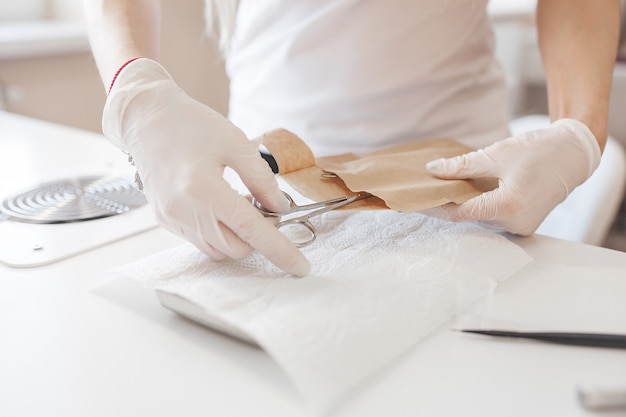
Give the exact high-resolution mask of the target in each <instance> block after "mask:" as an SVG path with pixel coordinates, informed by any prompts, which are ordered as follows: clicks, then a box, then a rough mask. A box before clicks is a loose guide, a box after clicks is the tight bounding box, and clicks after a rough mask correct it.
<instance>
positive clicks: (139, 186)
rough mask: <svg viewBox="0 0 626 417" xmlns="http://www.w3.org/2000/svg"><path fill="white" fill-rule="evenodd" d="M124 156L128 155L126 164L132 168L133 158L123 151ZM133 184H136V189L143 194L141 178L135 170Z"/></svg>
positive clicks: (133, 164)
mask: <svg viewBox="0 0 626 417" xmlns="http://www.w3.org/2000/svg"><path fill="white" fill-rule="evenodd" d="M123 152H124V153H125V154H126V155H128V163H129V164H131V165H132V166H135V161H134V160H133V156H132V155H131V154H129V153H128V152H126V151H123ZM135 184H137V189H138V190H139V191H142V192H143V182H142V181H141V177H140V176H139V171H137V169H135Z"/></svg>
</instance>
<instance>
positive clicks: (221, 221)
mask: <svg viewBox="0 0 626 417" xmlns="http://www.w3.org/2000/svg"><path fill="white" fill-rule="evenodd" d="M102 127H103V132H104V134H105V136H106V137H107V138H109V140H111V141H112V142H113V143H114V144H115V145H116V146H118V147H119V148H121V149H123V150H125V151H127V152H128V153H129V154H130V155H131V156H132V158H133V161H134V163H135V166H136V168H137V172H138V173H139V175H140V177H141V180H142V183H143V191H144V193H145V195H146V198H147V199H148V201H149V203H150V204H151V206H152V208H153V211H154V212H155V214H156V217H157V220H158V221H159V223H160V224H161V225H163V226H164V227H165V228H167V229H169V230H170V231H172V232H173V233H175V234H178V235H180V236H182V237H184V238H185V239H187V240H188V241H190V242H191V243H193V244H194V245H195V246H196V247H197V248H198V249H200V250H201V251H202V252H204V253H205V254H207V255H208V256H209V257H211V258H213V259H223V258H225V257H230V258H235V259H238V258H242V257H244V256H246V255H248V254H250V253H251V252H252V251H253V250H256V251H258V252H259V253H261V254H262V255H264V256H265V257H267V258H268V259H269V260H270V261H271V262H273V263H274V264H275V265H276V266H278V267H279V268H281V269H283V270H285V271H287V272H289V273H292V274H295V275H300V276H302V275H306V274H308V271H309V262H308V261H307V260H306V258H305V257H304V255H302V253H301V252H300V251H299V250H298V249H297V248H296V247H295V246H294V245H293V244H292V243H291V242H290V241H289V240H288V239H287V237H285V236H284V235H283V234H282V233H280V232H279V231H278V230H277V229H276V228H275V227H274V224H272V222H271V221H270V220H268V219H266V218H264V217H263V216H262V215H261V214H260V213H259V212H258V210H257V209H255V208H254V207H253V206H252V204H251V203H250V201H249V200H247V199H246V198H245V197H244V196H241V195H239V194H238V193H237V192H236V191H234V190H233V189H232V188H231V187H230V185H229V184H228V183H227V182H226V181H225V180H224V179H223V173H224V167H225V166H230V167H231V168H233V169H234V170H235V171H236V172H237V173H238V174H239V176H240V177H241V179H242V181H243V182H244V184H245V185H246V186H247V187H248V189H249V190H250V192H251V193H252V194H253V195H254V197H256V198H257V199H258V200H259V201H260V202H261V204H263V206H265V207H267V208H269V209H271V210H276V211H285V210H286V209H288V203H287V201H286V199H285V198H284V196H283V195H282V193H281V192H280V190H279V188H278V184H277V182H276V179H275V177H274V175H273V173H272V172H271V169H270V168H269V166H268V164H267V163H266V162H265V161H264V160H263V159H262V158H261V156H260V154H259V152H258V150H257V148H256V147H255V146H254V145H253V144H252V143H251V142H250V141H249V140H248V139H247V138H246V136H245V135H244V133H243V132H242V131H241V130H239V129H238V128H237V127H235V126H234V125H233V124H232V123H231V122H230V121H228V120H227V119H226V118H224V117H223V116H221V115H220V114H219V113H217V112H216V111H214V110H212V109H210V108H209V107H207V106H205V105H203V104H201V103H199V102H197V101H195V100H193V99H192V98H190V97H189V96H188V95H187V94H185V92H184V91H183V90H182V89H181V88H180V87H178V86H177V85H176V83H175V82H174V81H173V80H172V78H171V77H170V75H169V74H168V73H167V71H166V70H165V69H164V68H163V67H162V66H161V65H160V64H158V63H157V62H156V61H153V60H150V59H146V58H142V59H138V60H136V61H133V62H131V63H130V64H128V65H127V66H126V68H125V69H124V70H123V71H122V72H121V73H120V74H119V75H118V77H117V78H116V80H115V84H114V85H113V88H112V90H111V92H110V95H109V97H108V99H107V102H106V105H105V108H104V114H103V121H102Z"/></svg>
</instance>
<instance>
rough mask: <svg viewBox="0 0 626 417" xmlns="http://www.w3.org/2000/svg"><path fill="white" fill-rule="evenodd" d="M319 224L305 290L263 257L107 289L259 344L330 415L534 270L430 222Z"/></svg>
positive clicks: (155, 273)
mask: <svg viewBox="0 0 626 417" xmlns="http://www.w3.org/2000/svg"><path fill="white" fill-rule="evenodd" d="M313 221H314V222H315V225H316V227H317V229H318V233H319V234H318V239H317V241H316V242H315V243H314V244H312V245H311V246H309V247H307V248H304V249H303V251H304V253H305V255H306V256H307V257H308V258H309V259H310V260H311V264H312V272H311V275H310V276H308V277H305V278H299V279H298V278H293V277H290V276H287V275H286V274H284V273H282V272H281V271H280V270H278V269H277V268H275V267H274V266H273V265H271V264H270V263H269V262H267V261H266V260H265V259H263V258H262V257H261V256H259V255H252V256H249V257H247V258H245V259H243V260H239V261H233V260H227V261H219V262H216V261H211V260H209V259H208V258H207V257H205V256H204V255H203V254H201V253H200V252H198V251H197V250H196V249H195V248H194V247H193V246H191V245H183V246H181V247H178V248H174V249H172V250H169V251H165V252H162V253H159V254H156V255H153V256H150V257H148V258H144V259H142V260H139V261H137V262H134V263H132V264H129V265H125V266H122V267H119V268H117V269H115V270H111V271H108V272H107V273H105V274H103V275H102V276H101V277H99V279H100V280H101V281H100V285H102V283H103V282H107V281H109V280H114V279H132V280H136V281H139V282H141V283H143V284H144V285H146V286H147V287H150V288H154V289H159V290H161V291H165V292H167V293H171V294H175V295H178V296H180V297H183V298H185V299H187V300H189V301H191V302H193V303H195V304H196V305H198V306H200V307H201V308H202V309H204V311H205V313H206V314H207V315H208V316H213V317H216V318H218V319H219V320H220V321H223V322H226V323H228V324H229V325H231V326H234V327H236V328H237V329H239V330H240V331H241V332H243V333H244V334H245V335H247V336H248V337H249V338H250V339H252V340H254V341H256V343H257V344H258V345H259V346H261V347H262V348H263V349H264V350H265V351H266V352H267V353H268V354H269V355H271V356H272V357H273V358H274V360H275V361H276V362H277V363H278V364H279V365H280V366H281V367H282V368H283V369H284V371H285V372H286V373H287V374H288V375H289V377H290V378H291V379H292V381H293V382H294V384H295V385H296V386H297V387H298V389H299V390H300V392H301V393H302V395H303V396H304V397H305V398H306V399H307V400H308V401H309V402H310V403H312V405H314V406H315V407H321V408H326V407H328V406H329V405H331V404H333V403H334V402H335V401H337V400H338V399H339V398H340V397H341V396H342V395H343V394H345V393H346V392H347V391H348V390H349V389H351V388H353V387H355V386H356V385H358V384H359V383H360V382H362V381H363V380H365V379H366V378H367V377H368V376H370V375H371V374H372V373H374V372H375V371H378V370H380V369H381V368H382V367H383V366H384V365H385V364H388V363H389V362H390V361H392V360H393V359H394V358H396V357H398V355H400V354H401V353H403V352H405V351H406V350H407V349H409V348H410V347H412V346H414V345H415V344H416V343H417V342H419V341H420V340H422V339H423V338H424V337H425V336H426V335H428V334H429V333H430V332H432V331H433V330H434V329H436V328H437V327H439V326H440V325H442V324H443V323H445V322H446V321H448V320H450V319H451V318H452V317H453V316H454V315H455V314H456V313H457V312H458V309H459V303H462V306H463V307H465V306H466V305H467V304H468V303H469V302H471V301H475V300H476V299H477V298H478V297H480V296H481V293H480V291H465V290H463V289H464V288H470V289H471V288H483V289H485V288H490V285H491V283H498V282H502V281H503V280H504V279H506V278H508V277H509V276H511V275H512V274H513V273H515V272H516V271H518V270H519V269H521V268H522V267H523V266H524V265H526V264H527V263H529V262H530V261H531V258H530V257H529V256H528V255H527V254H526V253H525V252H524V251H523V250H522V249H521V248H519V247H518V246H516V245H515V244H513V243H511V242H509V241H508V240H507V239H505V238H504V237H503V236H501V235H499V234H495V233H492V232H489V231H486V230H484V229H482V228H480V227H479V226H477V225H474V224H467V223H450V222H445V221H442V220H438V219H434V218H430V217H426V216H424V215H421V214H419V213H396V212H392V211H372V212H333V213H328V214H326V215H325V216H323V217H320V218H316V219H314V220H313ZM459 289H461V291H459ZM459 298H461V299H459Z"/></svg>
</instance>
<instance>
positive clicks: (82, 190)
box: [0, 177, 146, 223]
mask: <svg viewBox="0 0 626 417" xmlns="http://www.w3.org/2000/svg"><path fill="white" fill-rule="evenodd" d="M145 203H146V199H145V197H144V195H143V194H142V193H141V192H140V191H139V190H137V188H136V186H135V184H134V182H133V181H132V180H130V179H128V178H120V177H77V178H70V179H65V180H59V181H54V182H49V183H45V184H41V185H38V186H36V187H33V188H29V189H27V190H24V191H22V192H20V193H18V194H15V195H12V196H9V197H7V198H6V199H5V200H4V201H2V206H1V207H0V209H1V210H2V212H3V214H4V217H7V218H8V219H9V220H12V221H18V222H24V223H68V222H79V221H84V220H91V219H98V218H102V217H108V216H113V215H116V214H120V213H124V212H127V211H129V210H131V209H133V208H135V207H139V206H141V205H143V204H145Z"/></svg>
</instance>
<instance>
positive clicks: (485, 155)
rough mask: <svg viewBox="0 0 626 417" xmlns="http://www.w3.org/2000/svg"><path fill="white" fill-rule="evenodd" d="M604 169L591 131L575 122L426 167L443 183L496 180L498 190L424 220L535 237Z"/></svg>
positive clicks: (435, 212) (437, 211)
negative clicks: (599, 168) (549, 217)
mask: <svg viewBox="0 0 626 417" xmlns="http://www.w3.org/2000/svg"><path fill="white" fill-rule="evenodd" d="M599 163H600V147H599V146H598V143H597V141H596V139H595V137H594V135H593V133H591V131H590V130H589V128H588V127H587V126H586V125H585V124H583V123H581V122H579V121H577V120H574V119H561V120H557V121H555V122H554V123H552V124H551V125H550V127H548V128H546V129H541V130H536V131H532V132H528V133H525V134H522V135H519V136H514V137H510V138H508V139H505V140H502V141H499V142H496V143H494V144H493V145H490V146H488V147H486V148H484V149H480V150H478V151H475V152H470V153H468V154H465V155H460V156H457V157H454V158H449V159H438V160H436V161H431V162H429V163H428V164H427V166H426V168H427V169H428V171H429V172H430V173H432V174H433V175H435V176H436V177H439V178H444V179H471V178H480V177H495V178H498V179H499V187H498V188H497V189H495V190H493V191H489V192H486V193H483V194H481V195H479V196H477V197H475V198H472V199H470V200H468V201H466V202H465V203H463V204H460V205H456V204H453V203H450V204H446V205H444V206H442V207H439V208H435V209H429V210H425V212H426V214H429V215H432V216H434V217H440V218H444V219H448V220H453V221H477V222H481V223H483V224H485V225H487V226H490V227H492V228H495V229H497V230H503V231H507V232H511V233H515V234H519V235H530V234H532V233H533V232H534V231H535V230H536V229H537V227H539V225H540V224H541V222H542V221H543V220H544V219H545V218H546V216H547V215H548V214H549V213H550V211H552V209H553V208H554V207H556V206H557V205H558V204H559V203H560V202H561V201H563V200H565V197H567V195H568V194H569V193H571V192H572V190H574V188H575V187H576V186H578V185H580V184H581V183H583V182H584V181H585V180H586V179H587V178H588V177H589V176H590V175H591V174H592V173H593V171H594V170H595V169H596V168H597V166H598V164H599Z"/></svg>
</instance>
